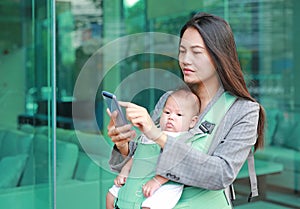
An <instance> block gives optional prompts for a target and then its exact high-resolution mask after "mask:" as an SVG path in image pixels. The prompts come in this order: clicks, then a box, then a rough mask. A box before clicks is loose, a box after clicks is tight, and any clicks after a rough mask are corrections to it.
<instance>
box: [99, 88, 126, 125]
mask: <svg viewBox="0 0 300 209" xmlns="http://www.w3.org/2000/svg"><path fill="white" fill-rule="evenodd" d="M102 96H103V98H104V100H105V102H106V105H107V107H108V108H109V110H110V112H111V113H112V112H114V111H117V112H118V115H117V119H116V121H114V122H115V124H116V127H119V126H124V125H126V124H127V123H128V122H127V120H126V117H125V115H124V113H123V111H122V109H121V106H120V105H119V103H118V100H117V97H116V95H114V94H112V93H110V92H107V91H102Z"/></svg>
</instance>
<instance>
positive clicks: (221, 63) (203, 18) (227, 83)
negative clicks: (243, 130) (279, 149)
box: [180, 12, 265, 150]
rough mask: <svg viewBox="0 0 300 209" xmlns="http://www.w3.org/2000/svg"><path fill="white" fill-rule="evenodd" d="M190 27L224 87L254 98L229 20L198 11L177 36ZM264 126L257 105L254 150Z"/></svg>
mask: <svg viewBox="0 0 300 209" xmlns="http://www.w3.org/2000/svg"><path fill="white" fill-rule="evenodd" d="M190 27H193V28H195V29H197V30H198V32H199V33H200V35H201V37H202V39H203V41H204V43H205V45H206V48H207V50H208V52H209V54H210V56H211V58H212V59H213V62H214V63H215V65H216V68H217V69H216V70H217V72H218V75H219V77H220V80H221V82H222V84H223V87H224V89H225V90H226V91H228V92H231V93H232V94H234V95H236V96H238V97H240V98H244V99H247V100H251V101H253V102H256V100H255V99H254V98H253V97H252V96H251V95H250V93H249V91H248V89H247V86H246V82H245V80H244V76H243V72H242V69H241V66H240V62H239V59H238V54H237V51H236V44H235V41H234V37H233V33H232V30H231V28H230V26H229V24H228V23H227V22H226V21H225V20H223V19H222V18H220V17H218V16H215V15H211V14H207V13H203V12H200V13H197V14H195V15H194V16H193V17H192V18H191V19H190V20H189V21H188V22H187V23H186V24H185V25H184V26H183V27H182V29H181V32H180V37H181V38H182V36H183V33H184V32H185V30H186V29H187V28H190ZM264 126H265V111H264V109H263V107H262V106H261V105H260V110H259V121H258V127H257V134H258V138H257V141H256V143H255V146H254V148H255V150H256V149H257V148H262V147H263V145H264Z"/></svg>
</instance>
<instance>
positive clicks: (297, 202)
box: [234, 182, 300, 209]
mask: <svg viewBox="0 0 300 209" xmlns="http://www.w3.org/2000/svg"><path fill="white" fill-rule="evenodd" d="M235 189H236V200H235V201H234V206H235V207H234V208H235V209H248V208H253V209H300V192H298V193H297V192H295V191H292V190H288V189H283V188H278V187H271V186H268V187H267V192H266V197H265V199H262V198H261V196H258V197H255V198H254V199H253V201H252V202H251V203H248V202H247V196H248V194H249V191H250V188H249V186H245V184H243V183H242V182H240V184H237V185H235Z"/></svg>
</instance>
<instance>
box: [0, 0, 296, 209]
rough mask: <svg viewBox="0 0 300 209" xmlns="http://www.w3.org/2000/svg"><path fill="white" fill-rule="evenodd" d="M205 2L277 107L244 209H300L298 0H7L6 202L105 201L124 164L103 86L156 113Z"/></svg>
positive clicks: (0, 164) (3, 19)
mask: <svg viewBox="0 0 300 209" xmlns="http://www.w3.org/2000/svg"><path fill="white" fill-rule="evenodd" d="M170 5H172V6H170ZM198 11H205V12H210V13H213V14H216V15H219V16H221V17H224V18H225V19H226V20H227V21H228V22H229V23H230V25H231V27H232V30H233V32H234V35H235V40H236V43H237V48H238V53H239V58H240V62H241V65H242V68H243V71H244V74H245V77H246V81H247V85H248V87H249V90H250V92H251V94H252V95H253V96H254V97H255V98H256V99H257V100H258V101H259V102H260V103H261V104H262V105H263V106H264V107H265V109H266V112H267V131H266V139H265V148H264V149H263V150H259V151H258V152H256V154H255V158H256V170H257V174H258V180H259V182H258V183H259V189H260V193H261V195H260V196H259V198H255V199H254V200H253V203H251V204H253V206H252V205H251V204H249V203H247V196H248V195H249V191H250V190H249V186H248V184H249V183H248V178H247V175H248V174H247V171H246V165H245V167H244V168H243V169H242V171H241V173H240V174H239V176H238V179H237V181H236V182H235V183H234V186H235V188H236V193H237V199H236V200H235V201H234V204H235V205H236V208H239V207H240V208H243V207H244V206H243V205H245V204H246V205H248V206H249V207H250V208H268V207H271V206H274V205H276V206H277V207H279V208H300V202H299V199H300V198H299V190H300V151H299V150H300V137H299V136H300V132H299V131H298V130H300V129H299V128H300V127H299V122H300V96H299V95H300V94H299V91H300V86H299V85H298V83H299V82H298V80H297V78H299V76H300V75H299V72H300V71H299V70H297V68H298V67H299V66H300V63H299V62H300V59H299V58H300V55H299V51H300V48H299V47H300V43H299V40H298V39H297V35H298V34H299V27H297V21H298V20H299V18H300V14H299V11H300V1H298V0H274V1H269V0H251V1H249V0H230V1H229V0H201V1H199V0H188V1H183V0H178V1H176V3H174V1H171V0H164V1H163V2H162V1H157V0H151V1H146V0H103V1H102V0H80V1H79V0H56V1H46V0H39V1H34V0H20V1H10V0H1V2H0V25H1V28H2V32H1V33H0V69H1V71H0V73H1V76H0V107H1V108H0V116H1V117H0V176H1V178H0V208H6V209H9V208H13V209H18V208H22V209H24V208H30V209H34V208H45V209H47V208H49V209H50V208H62V209H66V208H72V209H76V208H78V209H79V208H89V209H93V208H95V209H100V208H105V195H106V192H107V190H108V188H109V187H110V186H111V185H112V184H113V179H114V177H115V173H112V172H111V171H110V168H109V166H108V158H109V155H110V151H111V148H112V146H111V142H110V140H109V139H108V137H107V136H106V125H107V123H108V117H107V115H106V113H105V105H103V99H102V97H101V91H102V90H107V91H111V92H114V93H115V94H116V95H117V96H118V98H119V99H120V100H124V101H133V102H135V103H137V104H139V105H142V106H144V107H146V108H147V109H148V110H149V111H150V112H151V111H152V110H153V108H154V106H155V104H156V102H157V100H158V99H159V97H160V96H161V95H162V94H163V93H164V92H165V91H168V90H170V89H173V88H175V87H176V86H178V85H181V84H182V80H181V72H180V70H179V66H178V60H177V54H178V41H179V38H178V34H179V31H180V28H181V26H182V24H183V23H184V22H185V21H186V20H188V19H189V18H190V17H191V16H192V15H193V14H194V13H195V12H198ZM298 132H299V134H298ZM16 200H18V201H16Z"/></svg>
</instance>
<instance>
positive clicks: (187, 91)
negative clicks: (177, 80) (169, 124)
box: [169, 86, 201, 115]
mask: <svg viewBox="0 0 300 209" xmlns="http://www.w3.org/2000/svg"><path fill="white" fill-rule="evenodd" d="M180 91H182V92H185V93H186V97H188V96H191V95H194V96H195V97H196V98H197V100H196V101H195V102H196V105H197V106H198V109H197V115H198V114H199V113H200V108H201V100H200V98H199V97H198V95H197V94H195V93H194V92H193V91H192V90H191V89H190V88H189V87H188V86H180V87H178V88H176V89H175V90H174V91H172V92H171V93H170V95H169V96H172V95H173V94H175V93H176V92H180Z"/></svg>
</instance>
